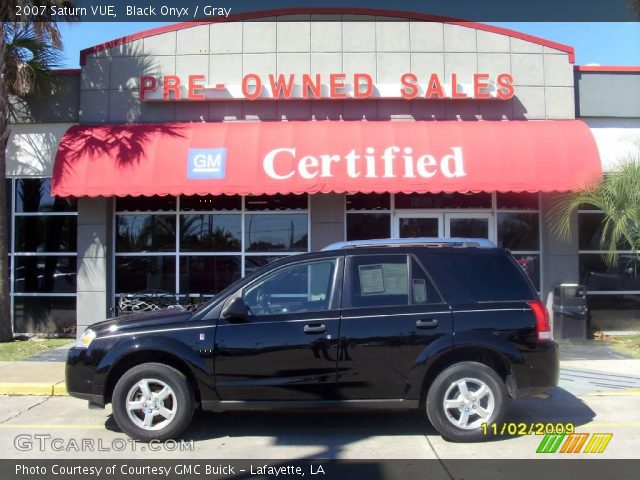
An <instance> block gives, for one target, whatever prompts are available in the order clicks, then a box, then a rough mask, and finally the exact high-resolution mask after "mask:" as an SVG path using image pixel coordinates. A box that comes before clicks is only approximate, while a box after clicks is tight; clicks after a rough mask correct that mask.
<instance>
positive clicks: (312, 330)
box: [304, 323, 327, 333]
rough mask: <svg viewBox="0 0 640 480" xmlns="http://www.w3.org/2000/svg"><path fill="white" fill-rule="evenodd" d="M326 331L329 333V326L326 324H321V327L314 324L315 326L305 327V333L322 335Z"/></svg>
mask: <svg viewBox="0 0 640 480" xmlns="http://www.w3.org/2000/svg"><path fill="white" fill-rule="evenodd" d="M326 331H327V326H326V325H325V324H324V323H321V324H320V325H318V324H314V325H305V326H304V333H322V332H326Z"/></svg>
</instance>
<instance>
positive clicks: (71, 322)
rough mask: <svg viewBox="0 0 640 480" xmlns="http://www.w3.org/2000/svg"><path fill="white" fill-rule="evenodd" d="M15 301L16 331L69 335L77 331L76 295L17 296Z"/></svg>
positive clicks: (14, 317) (14, 319)
mask: <svg viewBox="0 0 640 480" xmlns="http://www.w3.org/2000/svg"><path fill="white" fill-rule="evenodd" d="M13 302H14V307H13V312H14V313H13V321H14V329H13V330H14V332H18V333H25V332H32V333H36V332H37V333H58V334H62V333H63V334H68V335H72V334H75V332H76V298H75V296H73V297H52V296H37V297H19V296H16V297H14V299H13Z"/></svg>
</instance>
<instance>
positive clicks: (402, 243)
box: [322, 237, 496, 251]
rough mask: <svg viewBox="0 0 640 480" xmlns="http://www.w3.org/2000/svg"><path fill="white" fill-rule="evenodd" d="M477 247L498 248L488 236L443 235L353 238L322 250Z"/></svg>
mask: <svg viewBox="0 0 640 480" xmlns="http://www.w3.org/2000/svg"><path fill="white" fill-rule="evenodd" d="M407 246H427V247H464V248H466V247H475V248H496V245H495V243H493V242H492V241H491V240H487V239H486V238H460V237H451V238H441V237H416V238H379V239H374V240H353V241H350V242H336V243H332V244H331V245H327V246H326V247H324V248H323V249H322V250H323V251H326V250H342V249H345V248H360V247H407Z"/></svg>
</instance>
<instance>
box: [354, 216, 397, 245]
mask: <svg viewBox="0 0 640 480" xmlns="http://www.w3.org/2000/svg"><path fill="white" fill-rule="evenodd" d="M390 236H391V214H390V213H348V214H347V240H370V239H373V238H389V237H390Z"/></svg>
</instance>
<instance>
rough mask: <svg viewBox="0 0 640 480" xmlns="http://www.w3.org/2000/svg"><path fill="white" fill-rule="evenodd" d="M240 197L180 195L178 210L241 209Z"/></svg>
mask: <svg viewBox="0 0 640 480" xmlns="http://www.w3.org/2000/svg"><path fill="white" fill-rule="evenodd" d="M241 209H242V197H240V196H239V195H233V196H230V195H203V196H189V197H187V196H184V195H182V196H181V197H180V210H182V211H183V212H188V211H193V212H208V211H212V210H215V211H224V210H241Z"/></svg>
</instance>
